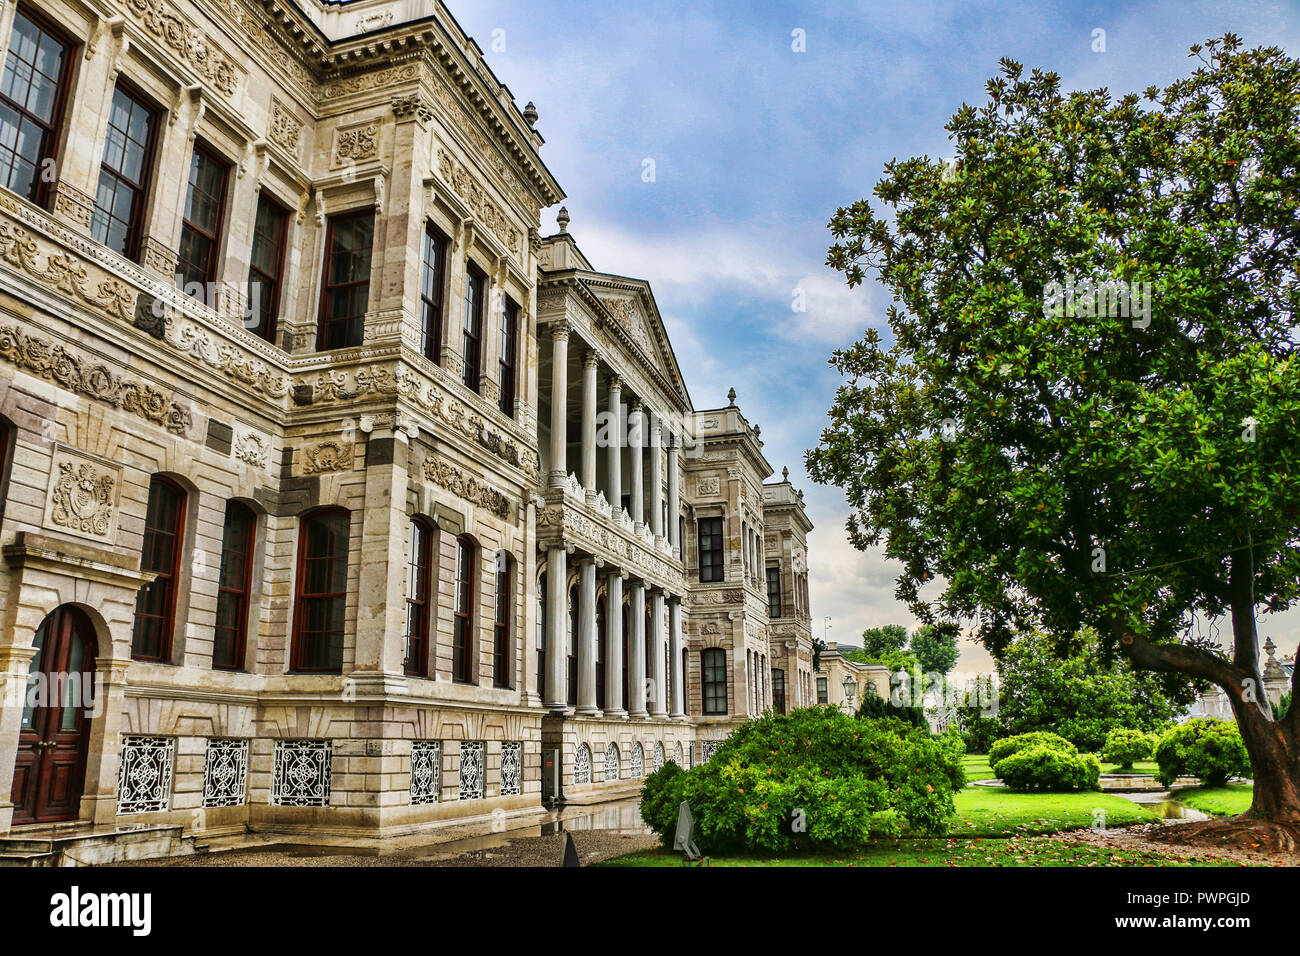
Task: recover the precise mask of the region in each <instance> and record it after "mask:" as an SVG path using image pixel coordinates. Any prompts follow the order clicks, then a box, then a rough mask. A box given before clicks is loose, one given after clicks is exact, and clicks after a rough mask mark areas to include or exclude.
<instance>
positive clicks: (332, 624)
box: [289, 508, 352, 674]
mask: <svg viewBox="0 0 1300 956" xmlns="http://www.w3.org/2000/svg"><path fill="white" fill-rule="evenodd" d="M351 522H352V516H351V515H350V514H349V513H348V512H347V511H345V510H344V509H342V508H328V509H324V510H321V511H317V512H314V513H313V514H311V515H309V516H307V517H305V518H303V519H302V530H301V532H300V535H299V538H298V588H297V593H298V600H297V606H296V607H295V609H294V615H293V649H292V653H291V655H290V659H289V666H290V668H291V669H292V670H295V671H322V672H326V673H336V674H337V673H339V672H340V671H342V669H343V633H344V628H345V626H346V625H345V615H346V610H347V592H348V544H349V540H350V536H351Z"/></svg>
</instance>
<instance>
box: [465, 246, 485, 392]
mask: <svg viewBox="0 0 1300 956" xmlns="http://www.w3.org/2000/svg"><path fill="white" fill-rule="evenodd" d="M486 292H487V276H486V275H484V274H483V272H482V271H481V270H480V269H479V268H478V267H477V266H475V265H474V263H472V262H471V263H468V264H467V267H466V269H465V319H464V324H463V331H462V335H461V358H462V359H464V366H463V371H462V373H461V381H462V382H463V383H464V385H465V387H466V388H468V389H469V390H470V391H471V392H477V391H478V390H479V386H480V384H481V383H480V379H481V378H482V372H483V369H482V367H481V366H482V363H483V309H484V306H485V304H486V303H485V302H484V301H483V300H484V297H485V295H486Z"/></svg>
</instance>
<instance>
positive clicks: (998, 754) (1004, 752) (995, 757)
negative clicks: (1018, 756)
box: [989, 730, 1079, 774]
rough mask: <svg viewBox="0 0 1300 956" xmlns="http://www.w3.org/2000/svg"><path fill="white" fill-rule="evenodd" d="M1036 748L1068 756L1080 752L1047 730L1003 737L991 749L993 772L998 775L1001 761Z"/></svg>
mask: <svg viewBox="0 0 1300 956" xmlns="http://www.w3.org/2000/svg"><path fill="white" fill-rule="evenodd" d="M1034 747H1046V748H1047V749H1049V750H1059V751H1060V752H1061V753H1066V754H1077V753H1078V752H1079V748H1078V747H1076V746H1075V745H1074V744H1072V743H1070V742H1069V741H1068V740H1066V739H1065V738H1064V737H1061V736H1059V735H1058V734H1051V733H1048V732H1047V731H1045V730H1035V731H1033V732H1032V733H1028V734H1017V735H1016V736H1014V737H1003V738H1002V739H1001V740H999V741H996V742H995V743H994V744H993V746H991V747H990V748H989V766H990V767H992V768H993V772H994V773H995V774H996V773H997V772H998V764H999V763H1000V762H1001V761H1003V760H1005V759H1006V758H1007V757H1010V756H1011V755H1012V754H1015V753H1019V752H1020V751H1022V750H1029V749H1031V748H1034Z"/></svg>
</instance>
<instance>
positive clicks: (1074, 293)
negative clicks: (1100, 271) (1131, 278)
mask: <svg viewBox="0 0 1300 956" xmlns="http://www.w3.org/2000/svg"><path fill="white" fill-rule="evenodd" d="M1043 315H1045V316H1048V317H1053V318H1056V317H1060V316H1069V317H1071V318H1074V317H1077V316H1084V317H1092V316H1109V317H1111V318H1125V319H1129V318H1131V319H1132V320H1133V328H1135V329H1145V328H1146V327H1147V326H1149V325H1150V324H1151V283H1150V282H1124V281H1122V280H1120V279H1092V278H1089V277H1087V276H1085V277H1083V278H1082V279H1076V278H1075V277H1074V276H1069V277H1068V278H1067V279H1066V280H1065V283H1064V285H1062V284H1061V283H1060V282H1057V281H1056V280H1055V279H1053V280H1052V281H1051V282H1049V283H1047V284H1046V285H1045V286H1043Z"/></svg>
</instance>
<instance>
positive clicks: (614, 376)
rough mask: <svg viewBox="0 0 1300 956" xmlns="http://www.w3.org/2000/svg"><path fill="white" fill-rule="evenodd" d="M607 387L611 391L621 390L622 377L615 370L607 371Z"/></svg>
mask: <svg viewBox="0 0 1300 956" xmlns="http://www.w3.org/2000/svg"><path fill="white" fill-rule="evenodd" d="M608 388H609V390H610V391H611V392H621V391H623V379H622V377H621V376H620V375H619V374H618V373H617V372H610V373H609V383H608Z"/></svg>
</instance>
